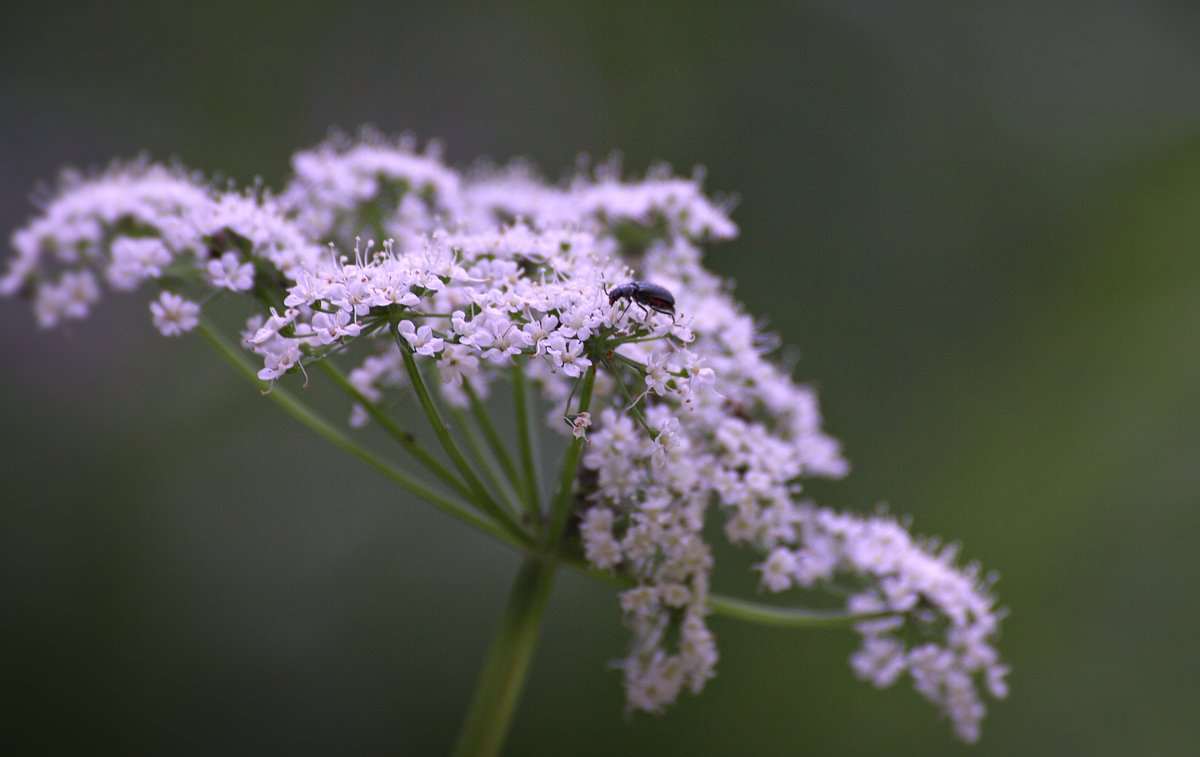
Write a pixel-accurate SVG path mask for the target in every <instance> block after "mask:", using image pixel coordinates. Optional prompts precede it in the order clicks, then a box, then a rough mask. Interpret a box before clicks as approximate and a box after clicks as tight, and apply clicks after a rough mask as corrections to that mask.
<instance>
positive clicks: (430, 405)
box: [393, 330, 527, 538]
mask: <svg viewBox="0 0 1200 757" xmlns="http://www.w3.org/2000/svg"><path fill="white" fill-rule="evenodd" d="M393 333H394V334H395V337H396V343H397V346H398V347H399V349H400V355H401V357H403V358H404V367H405V369H407V371H408V379H409V382H410V383H411V384H412V385H413V389H415V390H416V392H417V399H418V400H420V402H421V407H422V408H423V409H424V410H425V416H426V417H427V418H428V419H429V425H430V426H432V427H433V433H434V435H436V436H437V438H438V441H439V442H441V445H442V449H444V450H445V451H446V454H447V455H449V456H450V460H451V462H453V463H454V467H455V468H458V472H459V474H461V475H462V477H463V480H464V481H466V483H467V486H469V487H470V488H471V491H472V492H473V493H474V494H475V502H476V503H477V504H478V505H479V507H480V508H481V509H482V510H483V511H484V512H485V513H487V514H488V515H490V516H491V517H492V518H493V519H494V520H495V521H496V522H498V523H499V524H500V525H501V526H503V527H504V528H505V529H507V530H508V531H510V532H511V533H512V534H513V535H514V536H519V537H520V538H525V537H526V536H527V534H526V533H525V532H524V531H523V530H522V529H521V527H520V525H518V524H517V522H516V521H515V520H513V518H512V516H510V515H509V514H508V513H507V512H505V510H504V508H502V507H500V505H499V504H497V502H496V500H495V499H494V498H493V497H492V495H491V493H489V492H488V490H487V489H486V488H484V486H483V482H481V481H480V480H479V477H478V476H476V475H475V471H474V470H473V469H472V468H471V464H470V462H468V461H467V458H466V457H465V456H464V455H463V453H462V450H460V449H459V448H458V443H457V442H455V441H454V437H453V436H451V435H450V428H449V427H448V426H447V425H446V421H445V420H443V419H442V415H441V413H440V412H438V409H437V405H436V404H435V403H434V401H433V396H432V395H431V394H430V393H429V387H427V386H426V385H425V379H424V378H422V376H421V370H420V369H419V368H418V367H417V361H416V360H415V359H414V358H413V354H412V349H411V348H410V347H409V346H408V344H407V343H405V342H404V339H403V338H402V337H401V336H400V333H399V332H398V331H395V330H393Z"/></svg>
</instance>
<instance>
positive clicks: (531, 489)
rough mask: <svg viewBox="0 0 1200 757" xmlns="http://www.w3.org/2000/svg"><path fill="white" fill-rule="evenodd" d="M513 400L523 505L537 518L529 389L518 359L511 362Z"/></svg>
mask: <svg viewBox="0 0 1200 757" xmlns="http://www.w3.org/2000/svg"><path fill="white" fill-rule="evenodd" d="M512 388H513V400H514V402H515V404H516V410H517V442H518V443H519V444H520V447H521V468H522V469H523V470H524V473H525V505H526V506H527V507H528V508H529V514H530V516H532V517H534V518H537V517H538V516H539V515H540V514H541V511H542V502H541V494H540V492H541V488H542V487H541V482H539V481H538V469H537V459H536V454H535V453H534V447H533V430H532V426H533V420H532V419H531V418H530V412H531V411H532V410H531V407H530V403H529V390H528V388H527V387H526V386H525V368H524V367H523V366H522V365H521V363H520V362H518V360H513V364H512Z"/></svg>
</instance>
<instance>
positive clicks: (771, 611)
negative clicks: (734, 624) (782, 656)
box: [708, 594, 895, 628]
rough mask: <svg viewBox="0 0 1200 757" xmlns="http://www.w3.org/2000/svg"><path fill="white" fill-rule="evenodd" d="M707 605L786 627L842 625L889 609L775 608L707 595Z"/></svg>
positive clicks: (722, 612) (720, 611) (741, 617)
mask: <svg viewBox="0 0 1200 757" xmlns="http://www.w3.org/2000/svg"><path fill="white" fill-rule="evenodd" d="M708 606H709V608H710V609H711V610H712V611H713V612H715V613H717V614H718V615H725V616H728V617H730V618H737V619H738V620H748V621H750V622H752V623H758V624H760V625H765V626H785V627H787V628H845V627H847V626H852V625H854V624H855V623H858V622H860V621H863V620H874V619H875V618H882V617H885V616H887V615H894V614H895V613H892V612H867V613H852V612H846V611H844V610H811V609H808V608H806V607H777V606H774V605H764V604H759V603H758V602H747V601H746V600H743V599H734V598H733V597H725V596H721V595H720V594H710V595H709V597H708Z"/></svg>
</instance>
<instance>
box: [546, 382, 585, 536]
mask: <svg viewBox="0 0 1200 757" xmlns="http://www.w3.org/2000/svg"><path fill="white" fill-rule="evenodd" d="M595 385H596V364H595V363H592V365H591V366H589V367H588V369H587V373H586V374H584V376H583V389H582V390H581V391H580V393H579V409H578V410H577V411H576V415H577V416H578V415H579V414H580V413H586V412H587V411H588V408H590V407H591V405H592V389H593V387H595ZM586 443H587V439H586V438H579V439H572V440H571V446H569V447H568V448H567V454H566V457H564V458H563V464H562V475H561V476H560V477H559V481H558V493H557V495H555V498H554V507H553V508H552V510H551V516H550V517H551V521H550V531H549V533H547V534H546V544H547V546H548V547H549V548H550V551H551V552H553V551H555V550H556V549H557V547H558V542H559V540H560V539H562V535H563V528H564V527H565V526H566V523H567V517H568V516H569V515H570V513H571V491H572V490H573V489H574V488H575V475H576V473H578V472H579V459H580V458H581V457H582V456H583V445H584V444H586Z"/></svg>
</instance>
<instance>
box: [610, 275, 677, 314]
mask: <svg viewBox="0 0 1200 757" xmlns="http://www.w3.org/2000/svg"><path fill="white" fill-rule="evenodd" d="M623 297H628V298H629V299H631V300H633V301H634V302H636V303H637V304H639V305H642V306H643V307H648V308H650V309H651V310H653V311H655V312H658V313H669V314H671V315H674V314H675V295H673V294H671V292H670V290H668V289H667V288H666V287H661V286H659V285H658V284H651V283H650V282H649V281H630V282H628V283H625V284H621V285H620V286H615V287H613V288H612V289H611V290H609V292H608V302H609V304H612V303H614V302H616V301H617V300H619V299H621V298H623Z"/></svg>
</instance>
